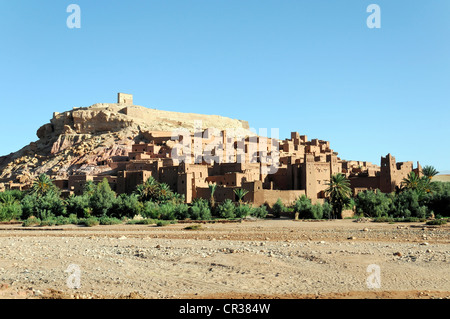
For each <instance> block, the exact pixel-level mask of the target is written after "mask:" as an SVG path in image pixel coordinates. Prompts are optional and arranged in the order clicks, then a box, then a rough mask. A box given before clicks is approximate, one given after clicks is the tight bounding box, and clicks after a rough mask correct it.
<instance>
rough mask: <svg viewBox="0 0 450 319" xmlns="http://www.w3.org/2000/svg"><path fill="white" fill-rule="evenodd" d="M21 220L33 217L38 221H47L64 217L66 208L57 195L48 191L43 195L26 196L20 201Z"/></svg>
mask: <svg viewBox="0 0 450 319" xmlns="http://www.w3.org/2000/svg"><path fill="white" fill-rule="evenodd" d="M21 205H22V218H28V217H30V216H35V217H37V218H39V219H47V218H50V217H55V216H64V215H65V214H66V206H65V204H64V201H63V200H62V199H61V198H60V196H59V193H57V192H54V191H53V190H50V191H48V192H46V193H45V194H44V195H38V194H36V193H35V194H28V195H26V196H25V197H24V198H23V199H22V201H21Z"/></svg>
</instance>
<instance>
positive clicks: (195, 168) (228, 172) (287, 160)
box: [57, 129, 421, 206]
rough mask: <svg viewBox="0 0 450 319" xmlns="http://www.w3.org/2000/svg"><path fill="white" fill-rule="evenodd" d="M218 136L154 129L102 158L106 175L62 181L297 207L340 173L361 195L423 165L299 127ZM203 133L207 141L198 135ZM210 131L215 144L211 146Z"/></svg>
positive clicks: (321, 195)
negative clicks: (285, 133) (368, 158)
mask: <svg viewBox="0 0 450 319" xmlns="http://www.w3.org/2000/svg"><path fill="white" fill-rule="evenodd" d="M214 134H215V135H214ZM214 134H213V133H212V132H211V131H210V130H209V129H206V130H203V132H202V134H198V133H197V135H196V134H194V133H191V134H190V135H186V134H185V135H183V136H181V135H180V136H178V137H177V138H174V137H173V134H172V132H149V133H148V134H147V141H146V143H141V144H134V145H132V147H131V148H130V149H129V152H128V155H126V156H120V157H115V158H110V159H108V160H106V161H102V162H99V163H97V165H103V166H105V167H107V168H108V175H97V176H87V175H74V176H69V178H68V180H67V181H61V180H60V181H57V185H58V186H60V188H61V189H62V190H63V192H64V193H65V194H66V195H70V194H80V193H81V192H82V190H83V187H84V185H85V183H86V182H87V181H93V182H99V181H101V180H102V179H103V178H107V179H108V182H109V183H110V185H111V187H112V188H113V189H114V190H115V191H116V192H117V193H119V194H121V193H128V194H130V193H132V192H133V191H134V190H135V189H136V187H137V186H138V185H139V184H142V183H143V182H145V181H146V180H147V179H148V178H149V177H150V176H152V177H153V178H155V179H156V180H158V181H159V182H162V183H166V184H168V185H169V186H170V188H171V189H172V190H173V191H175V192H178V193H180V194H182V195H184V196H185V200H186V202H187V203H190V202H192V201H193V200H194V199H196V198H205V199H209V198H210V195H211V194H210V189H209V186H208V185H209V184H211V183H215V184H217V188H216V191H215V194H214V196H215V199H216V201H217V202H222V201H224V200H225V199H231V200H233V201H237V198H236V195H235V193H234V189H236V188H242V189H245V190H247V191H248V193H247V195H245V197H244V201H246V202H249V203H252V204H253V205H256V206H259V205H262V204H268V205H273V204H274V203H275V202H276V201H277V199H278V198H280V199H281V200H282V201H283V202H284V203H285V204H292V203H293V202H294V201H295V200H296V199H297V198H298V197H300V196H301V195H306V196H307V197H308V198H310V199H311V200H312V202H313V203H314V202H318V201H319V202H322V201H323V200H324V199H325V190H326V188H327V187H328V185H327V183H328V182H329V180H330V177H331V176H332V175H334V174H336V173H342V174H344V175H345V176H346V177H347V178H349V180H350V184H351V188H352V191H353V194H354V195H356V194H357V193H358V192H361V191H364V190H370V189H380V190H381V191H382V192H386V193H387V192H393V191H395V190H396V187H399V186H400V184H401V181H402V179H403V178H404V177H406V176H407V175H408V174H409V173H410V172H411V171H415V172H416V173H418V174H420V172H421V167H420V165H419V164H418V166H417V168H413V164H412V162H403V163H397V162H396V161H395V158H394V157H393V156H392V155H390V154H388V155H387V156H386V157H382V158H381V166H378V165H375V164H372V163H369V162H364V161H345V160H341V159H340V158H339V157H338V154H337V153H336V152H334V151H333V150H332V149H331V148H330V143H329V142H328V141H323V140H318V139H312V140H310V141H309V140H308V138H307V136H305V135H300V134H299V133H297V132H293V133H292V134H291V137H290V138H289V139H285V140H274V139H270V138H262V137H244V138H241V139H235V140H234V141H233V140H230V138H229V136H227V132H225V131H220V132H215V133H214ZM199 135H200V136H202V137H204V138H202V139H196V138H197V137H198V136H199ZM213 135H214V138H215V141H216V142H217V144H215V147H211V146H210V145H208V143H211V141H212V140H213V139H212V137H213ZM187 139H190V143H187ZM263 139H265V140H263ZM199 150H200V151H199ZM201 150H203V152H201ZM205 150H206V151H205ZM274 153H277V156H276V157H275V158H276V169H273V167H272V166H273V164H274V163H273V162H270V161H263V160H262V159H264V158H270V157H271V156H272V155H274ZM271 168H272V171H271Z"/></svg>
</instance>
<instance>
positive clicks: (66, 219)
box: [55, 216, 73, 226]
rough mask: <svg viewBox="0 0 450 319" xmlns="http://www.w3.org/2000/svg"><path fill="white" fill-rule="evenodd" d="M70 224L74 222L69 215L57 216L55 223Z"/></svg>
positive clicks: (58, 224)
mask: <svg viewBox="0 0 450 319" xmlns="http://www.w3.org/2000/svg"><path fill="white" fill-rule="evenodd" d="M69 224H73V223H72V222H71V219H70V218H69V217H64V216H58V217H56V218H55V225H57V226H61V225H69Z"/></svg>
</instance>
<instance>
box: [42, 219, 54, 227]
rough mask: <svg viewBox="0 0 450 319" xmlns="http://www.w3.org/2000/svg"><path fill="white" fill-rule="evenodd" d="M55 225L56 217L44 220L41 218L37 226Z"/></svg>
mask: <svg viewBox="0 0 450 319" xmlns="http://www.w3.org/2000/svg"><path fill="white" fill-rule="evenodd" d="M55 225H56V218H47V219H44V220H41V223H40V224H39V226H55Z"/></svg>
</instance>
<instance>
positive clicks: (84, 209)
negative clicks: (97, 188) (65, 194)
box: [66, 195, 90, 218]
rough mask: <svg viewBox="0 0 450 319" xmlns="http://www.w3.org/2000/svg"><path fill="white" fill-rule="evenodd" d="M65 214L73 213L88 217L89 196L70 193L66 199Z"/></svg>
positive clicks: (80, 216) (79, 216)
mask: <svg viewBox="0 0 450 319" xmlns="http://www.w3.org/2000/svg"><path fill="white" fill-rule="evenodd" d="M66 209H67V214H74V215H75V216H77V217H78V218H87V217H89V215H90V213H89V211H90V210H89V196H87V195H81V196H76V195H70V196H69V198H67V200H66Z"/></svg>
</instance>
